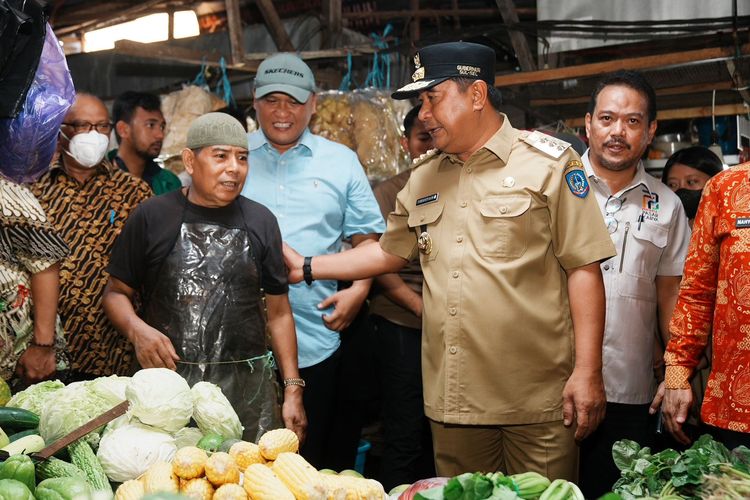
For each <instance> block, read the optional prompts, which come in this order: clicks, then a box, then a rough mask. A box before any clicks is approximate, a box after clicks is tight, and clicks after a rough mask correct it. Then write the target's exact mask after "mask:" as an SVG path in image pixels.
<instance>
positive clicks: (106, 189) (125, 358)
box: [32, 160, 151, 376]
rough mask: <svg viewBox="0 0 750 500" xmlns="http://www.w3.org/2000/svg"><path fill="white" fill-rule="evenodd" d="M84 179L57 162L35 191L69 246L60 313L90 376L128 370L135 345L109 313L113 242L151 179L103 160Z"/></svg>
mask: <svg viewBox="0 0 750 500" xmlns="http://www.w3.org/2000/svg"><path fill="white" fill-rule="evenodd" d="M95 168H96V169H97V170H96V173H95V174H94V175H93V176H92V177H90V178H89V179H88V180H86V182H84V183H83V184H81V183H80V182H79V181H77V180H76V179H75V178H73V177H72V176H69V175H68V174H67V173H66V172H65V170H64V169H63V168H62V166H61V165H60V164H59V163H58V164H55V165H54V166H53V167H52V168H51V169H50V171H49V172H48V173H47V174H45V175H44V176H43V177H42V178H41V179H40V180H39V181H37V182H36V183H35V184H34V185H33V187H32V191H33V192H34V194H35V195H36V196H37V198H39V201H40V203H41V204H42V207H43V208H44V210H45V211H46V212H47V216H48V217H49V218H50V219H51V220H52V222H53V223H54V225H55V228H56V229H57V230H58V231H59V232H60V235H61V236H62V237H63V239H65V242H66V243H67V244H68V246H69V247H70V255H69V256H68V258H67V259H65V260H64V261H63V263H62V266H61V269H60V305H59V309H58V310H59V312H60V316H61V318H62V321H63V328H64V330H65V333H66V335H67V340H68V349H69V353H70V361H71V368H72V369H73V370H75V371H78V372H82V373H84V374H86V375H88V376H102V375H111V374H119V375H123V374H126V373H127V372H128V371H129V370H130V368H131V365H132V361H133V348H132V346H131V345H130V343H129V342H128V341H127V340H126V339H125V337H123V336H121V335H120V334H119V333H117V331H116V330H115V328H114V327H113V326H112V324H111V323H110V322H109V320H108V319H107V316H106V315H105V314H104V309H103V308H102V293H103V291H104V286H105V285H106V284H107V279H108V277H109V275H108V274H107V273H106V271H105V268H106V267H107V264H108V263H109V256H110V253H111V251H112V245H113V244H114V242H115V239H116V238H117V235H118V234H120V231H121V230H122V227H123V225H124V224H125V220H126V219H127V218H128V216H129V215H130V213H131V212H132V211H133V209H134V208H135V207H136V206H138V204H139V203H140V202H141V201H143V200H145V199H146V198H148V197H149V196H151V188H149V186H148V184H146V183H145V182H143V181H142V180H140V179H137V178H135V177H133V176H131V175H130V174H128V173H126V172H123V171H121V170H119V169H117V168H116V167H114V166H113V165H112V164H111V163H110V162H109V161H107V160H104V161H103V162H102V163H101V164H100V165H99V166H97V167H95Z"/></svg>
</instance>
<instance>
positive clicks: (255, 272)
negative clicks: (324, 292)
mask: <svg viewBox="0 0 750 500" xmlns="http://www.w3.org/2000/svg"><path fill="white" fill-rule="evenodd" d="M182 161H183V163H184V164H185V170H186V171H187V172H188V173H189V174H190V176H191V177H192V184H191V186H190V187H189V188H182V189H180V190H178V191H174V192H171V193H168V194H166V195H164V196H159V197H156V198H152V199H151V200H149V201H148V202H147V203H143V204H142V205H141V206H139V207H138V209H137V210H136V211H135V212H133V214H132V216H131V217H130V219H128V221H127V223H126V225H125V227H124V228H123V231H122V233H121V234H120V236H119V238H118V240H117V242H116V243H115V247H114V249H113V251H112V257H111V259H110V264H109V266H108V268H107V271H109V273H110V279H109V283H108V285H107V289H106V290H105V295H104V308H105V310H106V312H107V315H108V316H109V319H110V320H111V321H112V324H113V325H115V327H116V328H117V329H118V330H119V331H120V333H122V334H123V335H125V336H126V337H127V338H128V339H129V340H130V341H131V342H132V343H133V345H134V346H135V352H136V356H137V358H138V362H139V364H140V366H141V367H143V368H149V367H165V368H169V369H172V370H177V372H178V373H179V374H180V375H182V376H183V377H185V378H186V379H187V381H188V383H190V384H191V385H192V384H194V383H196V382H199V381H202V380H205V381H209V382H213V383H215V384H217V385H218V386H220V387H221V389H222V391H223V392H224V394H225V395H226V396H227V398H228V399H229V401H230V403H231V404H232V406H233V407H234V409H235V410H236V411H237V414H238V415H239V417H240V420H241V421H242V424H243V426H244V427H245V431H244V434H243V438H244V439H246V440H250V441H256V440H257V438H258V437H260V435H261V434H262V433H263V432H265V431H266V430H269V429H273V428H276V427H281V426H282V425H285V426H286V427H287V428H289V429H292V430H293V431H295V432H296V433H297V434H298V436H299V437H300V439H302V438H303V437H304V432H305V427H306V424H307V422H306V418H305V413H304V409H303V407H302V390H303V388H304V381H303V380H302V379H301V378H300V377H299V371H298V368H297V339H296V335H295V330H294V319H293V317H292V312H291V308H290V306H289V300H288V297H287V290H288V285H287V279H286V271H285V267H284V262H283V259H282V253H281V234H280V232H279V227H278V224H277V222H276V218H275V217H274V216H273V214H271V212H270V211H269V210H268V209H267V208H265V207H264V206H263V205H260V204H258V203H256V202H253V201H250V200H248V199H247V198H244V197H241V196H240V190H241V189H242V186H243V184H244V182H245V176H246V175H247V170H248V165H247V137H246V135H245V130H244V129H243V128H242V125H240V122H238V121H237V120H236V119H235V118H233V117H231V116H229V115H227V114H224V113H208V114H206V115H203V116H201V117H200V118H198V119H196V120H195V121H194V122H193V123H192V124H191V126H190V129H189V130H188V135H187V147H186V148H185V149H184V150H183V152H182ZM136 294H138V295H139V296H140V298H141V302H142V304H143V306H142V308H141V311H139V312H138V313H136V311H135V308H134V306H133V303H134V301H133V299H134V297H135V295H136ZM264 302H265V307H266V308H267V320H266V313H265V312H264ZM266 326H267V327H268V332H269V333H270V346H269V345H268V342H267V340H268V339H267V337H266ZM274 358H275V362H274ZM276 366H278V369H279V370H280V371H281V377H282V379H283V380H284V381H285V383H284V386H285V388H284V400H283V406H280V404H279V401H278V398H277V394H278V390H277V385H276V374H275V367H276ZM280 410H281V411H280Z"/></svg>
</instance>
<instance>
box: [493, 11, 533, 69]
mask: <svg viewBox="0 0 750 500" xmlns="http://www.w3.org/2000/svg"><path fill="white" fill-rule="evenodd" d="M495 3H496V4H497V8H498V9H500V15H501V16H502V17H503V22H504V23H505V25H506V26H507V27H508V34H509V35H510V43H511V44H512V45H513V50H515V52H516V57H517V58H518V64H519V65H520V66H521V70H523V71H534V70H536V64H534V56H532V55H531V49H530V48H529V43H528V41H527V40H526V36H525V35H524V34H523V33H521V32H520V31H518V30H517V29H516V27H517V26H518V14H517V13H516V6H515V4H514V3H513V0H495Z"/></svg>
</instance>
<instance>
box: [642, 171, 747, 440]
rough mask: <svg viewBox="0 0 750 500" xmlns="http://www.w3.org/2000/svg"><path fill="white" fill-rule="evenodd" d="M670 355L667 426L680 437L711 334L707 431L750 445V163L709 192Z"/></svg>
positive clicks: (704, 413) (704, 412)
mask: <svg viewBox="0 0 750 500" xmlns="http://www.w3.org/2000/svg"><path fill="white" fill-rule="evenodd" d="M669 330H670V333H671V339H670V341H669V344H668V345H667V351H666V353H665V355H664V360H665V362H666V365H667V371H666V378H665V382H664V387H665V388H666V391H663V390H661V388H660V391H659V394H658V395H657V397H656V399H655V400H654V405H653V407H654V408H655V407H657V406H658V402H659V400H660V398H661V395H662V394H664V401H663V405H664V406H663V414H664V419H665V424H666V426H667V428H668V429H669V431H670V432H671V433H672V434H673V435H674V436H675V438H676V439H677V440H678V441H680V442H682V443H685V444H688V443H689V442H690V440H689V438H688V437H687V435H686V434H685V433H684V432H683V430H682V424H683V423H685V420H686V418H687V414H688V409H689V408H690V406H691V404H692V402H693V401H692V400H693V395H692V392H691V390H690V377H691V376H692V374H693V371H694V369H695V367H696V366H697V365H698V362H699V360H700V357H701V355H702V354H703V351H704V350H705V349H706V347H707V346H708V343H709V340H710V341H711V344H712V347H713V359H712V365H711V374H710V375H709V378H708V387H707V388H706V395H705V398H704V399H703V406H702V407H701V417H702V419H703V421H704V422H705V423H706V424H707V426H708V429H707V430H708V432H710V433H711V434H713V436H714V437H715V438H716V439H717V440H719V441H721V442H723V443H724V444H725V445H726V446H727V447H728V448H730V449H732V448H735V447H737V446H739V445H741V444H744V445H746V446H750V163H744V164H742V165H738V166H736V167H733V168H731V169H730V170H727V171H724V172H722V173H720V174H718V175H716V176H715V177H713V178H712V179H710V180H709V182H708V184H706V187H705V188H704V191H703V198H702V199H701V202H700V206H699V207H698V214H697V216H696V219H695V225H694V226H693V235H692V238H691V240H690V248H689V250H688V256H687V260H686V261H685V272H684V273H683V279H682V283H681V285H680V295H679V298H678V300H677V306H676V307H675V311H674V314H673V315H672V321H671V323H670V327H669Z"/></svg>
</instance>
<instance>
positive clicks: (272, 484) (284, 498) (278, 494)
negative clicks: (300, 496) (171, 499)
mask: <svg viewBox="0 0 750 500" xmlns="http://www.w3.org/2000/svg"><path fill="white" fill-rule="evenodd" d="M242 487H243V488H245V491H246V492H247V494H248V496H249V497H250V498H251V499H252V500H294V495H293V494H292V492H291V491H289V488H287V487H286V486H285V485H284V483H282V482H281V479H279V478H278V477H277V476H276V474H274V473H273V471H272V470H271V469H269V468H268V467H266V466H265V465H263V464H251V465H249V466H248V467H247V469H245V479H244V481H243V482H242Z"/></svg>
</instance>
